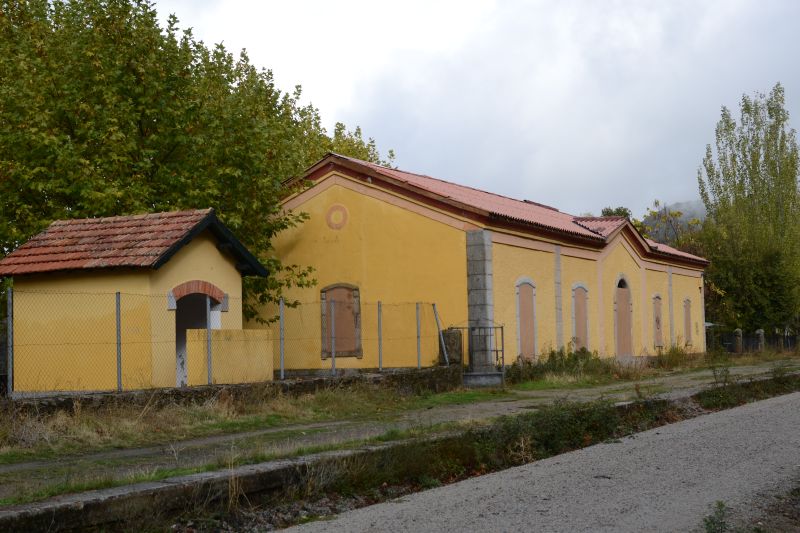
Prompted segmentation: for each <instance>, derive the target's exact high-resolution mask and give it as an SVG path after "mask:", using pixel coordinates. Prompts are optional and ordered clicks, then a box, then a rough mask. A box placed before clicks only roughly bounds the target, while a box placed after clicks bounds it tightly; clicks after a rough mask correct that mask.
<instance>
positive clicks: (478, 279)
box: [467, 230, 495, 372]
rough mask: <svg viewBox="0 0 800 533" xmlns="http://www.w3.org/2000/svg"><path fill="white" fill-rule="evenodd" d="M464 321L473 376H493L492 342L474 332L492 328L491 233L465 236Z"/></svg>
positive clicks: (488, 338) (481, 231) (481, 232)
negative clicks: (489, 373) (486, 373)
mask: <svg viewBox="0 0 800 533" xmlns="http://www.w3.org/2000/svg"><path fill="white" fill-rule="evenodd" d="M467 304H468V306H469V307H468V311H467V318H468V319H469V327H470V338H469V342H470V356H471V357H470V361H469V366H470V370H471V371H472V372H494V371H495V367H494V360H493V357H492V352H491V348H492V338H491V337H489V336H482V335H476V334H474V333H476V332H477V330H474V329H473V328H479V327H490V326H493V325H494V292H493V285H492V232H491V231H489V230H474V231H468V232H467Z"/></svg>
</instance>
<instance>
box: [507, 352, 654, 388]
mask: <svg viewBox="0 0 800 533" xmlns="http://www.w3.org/2000/svg"><path fill="white" fill-rule="evenodd" d="M645 370H646V369H645V367H644V365H642V364H636V363H630V364H622V363H620V362H619V361H617V360H616V359H614V358H608V357H599V356H598V355H597V353H595V352H590V351H589V350H587V349H586V348H580V349H578V350H569V349H565V348H561V349H559V350H550V352H549V353H548V354H547V355H546V356H542V357H540V358H538V359H536V360H529V359H521V360H519V361H517V362H516V363H514V364H513V365H511V366H510V367H509V368H508V369H507V370H506V379H507V380H508V381H509V382H510V383H522V382H525V381H537V380H544V379H551V380H552V379H558V378H568V379H572V380H575V381H581V382H584V383H587V384H592V383H606V382H610V381H614V380H619V379H622V380H630V379H638V378H640V377H642V375H643V373H644V372H645Z"/></svg>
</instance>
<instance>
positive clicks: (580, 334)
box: [572, 283, 589, 350]
mask: <svg viewBox="0 0 800 533" xmlns="http://www.w3.org/2000/svg"><path fill="white" fill-rule="evenodd" d="M572 339H573V341H574V342H575V349H576V350H580V349H581V348H586V349H588V348H589V290H588V289H587V288H586V286H585V285H584V284H582V283H576V284H575V285H573V286H572Z"/></svg>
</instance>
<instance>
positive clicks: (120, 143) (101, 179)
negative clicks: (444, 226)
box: [0, 0, 393, 314]
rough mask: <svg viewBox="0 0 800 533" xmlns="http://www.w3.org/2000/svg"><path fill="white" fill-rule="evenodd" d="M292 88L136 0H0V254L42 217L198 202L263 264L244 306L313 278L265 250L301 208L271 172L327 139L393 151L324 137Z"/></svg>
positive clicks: (339, 128) (358, 139) (356, 135)
mask: <svg viewBox="0 0 800 533" xmlns="http://www.w3.org/2000/svg"><path fill="white" fill-rule="evenodd" d="M300 94H301V93H300V87H297V88H296V90H295V91H294V92H293V93H291V94H287V93H283V92H282V91H280V90H279V89H277V88H276V87H275V83H274V80H273V76H272V73H271V72H270V71H268V70H259V69H257V68H256V67H254V66H253V65H252V64H251V63H250V61H249V59H248V57H247V55H246V53H245V52H244V51H243V52H242V53H241V54H240V55H239V56H238V57H234V56H233V55H232V54H231V53H229V52H228V51H227V50H226V49H225V48H224V47H223V46H222V45H217V46H215V47H212V48H209V47H206V46H205V45H204V44H203V43H202V42H200V41H197V40H196V39H195V38H194V37H193V36H192V34H191V32H190V31H181V30H180V29H179V27H178V20H177V19H176V18H175V17H174V16H173V17H171V18H170V19H169V22H168V23H167V25H166V27H163V28H162V27H161V26H160V25H159V23H158V19H157V15H156V10H155V8H154V6H153V4H152V3H150V2H147V1H145V0H81V1H77V0H76V1H69V0H0V253H8V252H9V251H10V250H12V249H14V248H15V247H16V246H18V245H19V244H20V243H22V242H24V241H25V240H26V239H28V238H29V237H30V236H31V235H33V234H35V233H36V232H38V231H40V230H41V229H43V228H44V227H45V226H46V225H47V224H48V223H49V222H51V221H52V220H54V219H62V218H77V217H88V216H110V215H121V214H130V213H142V212H154V211H162V210H174V209H186V208H199V207H208V206H211V207H215V208H216V209H217V212H218V214H219V215H220V217H221V218H222V219H223V220H224V221H225V223H226V224H228V225H229V226H230V227H231V228H232V230H233V231H234V232H235V233H236V234H237V235H238V236H239V237H240V238H241V239H242V240H243V242H244V243H245V244H246V245H247V246H248V247H249V248H250V249H251V250H253V251H254V252H255V253H256V254H257V255H258V256H259V257H260V258H261V260H262V261H264V262H265V263H266V265H267V266H268V268H269V269H270V271H271V272H272V273H273V275H272V276H271V277H270V278H269V279H266V280H249V281H248V285H247V286H246V289H247V290H248V293H249V294H250V296H251V297H252V299H251V300H250V302H251V303H253V302H256V301H261V302H264V301H269V300H272V299H274V298H276V297H277V296H278V295H279V294H280V293H281V291H282V289H283V288H285V287H287V286H291V285H308V284H309V283H312V278H311V276H312V274H311V271H310V270H309V269H308V268H306V267H304V266H302V265H283V264H281V262H280V261H279V260H278V259H277V258H275V257H274V254H273V253H272V248H271V245H270V242H271V241H272V239H273V237H274V236H275V235H276V234H277V233H278V232H280V231H281V230H284V229H286V228H288V227H291V226H293V225H295V224H298V223H301V222H302V220H303V215H302V214H286V213H283V212H282V211H281V209H280V203H279V202H280V199H281V198H282V197H284V196H285V194H286V193H287V191H286V189H285V185H284V182H285V181H286V180H287V179H288V178H291V177H294V176H297V175H300V174H302V172H303V171H304V169H306V168H308V166H310V165H311V164H313V163H314V162H315V161H316V160H318V159H319V158H320V157H322V156H323V155H324V154H325V153H326V152H328V151H331V150H335V151H338V152H342V153H344V154H345V155H351V156H354V157H359V158H363V159H367V160H370V161H373V162H380V163H390V162H391V157H392V156H393V154H391V153H390V158H389V161H382V160H381V158H380V154H379V152H378V150H377V148H376V146H375V142H374V140H372V139H368V140H364V139H363V137H362V134H361V130H360V129H358V128H356V129H355V130H354V131H348V130H347V128H346V127H345V126H344V125H342V124H337V125H336V128H335V130H334V132H333V135H332V136H330V135H328V133H327V132H326V131H325V129H324V128H323V127H322V126H321V125H320V117H319V114H318V112H317V110H316V109H315V108H313V107H311V106H310V105H309V106H302V105H300V104H299V98H300ZM247 310H248V312H249V313H251V314H252V312H253V308H252V306H248V308H247Z"/></svg>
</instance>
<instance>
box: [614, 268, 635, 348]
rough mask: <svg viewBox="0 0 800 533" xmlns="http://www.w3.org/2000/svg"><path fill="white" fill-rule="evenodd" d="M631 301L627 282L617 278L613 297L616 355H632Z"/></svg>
mask: <svg viewBox="0 0 800 533" xmlns="http://www.w3.org/2000/svg"><path fill="white" fill-rule="evenodd" d="M632 302H633V299H632V298H631V290H630V288H628V283H627V282H626V281H625V280H624V279H621V280H619V282H618V283H617V290H616V296H615V298H614V306H615V311H614V313H615V314H614V317H615V321H616V325H617V327H616V336H617V355H618V356H629V355H633V338H632V331H633V328H632V322H633V319H632V314H633V306H632Z"/></svg>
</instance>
